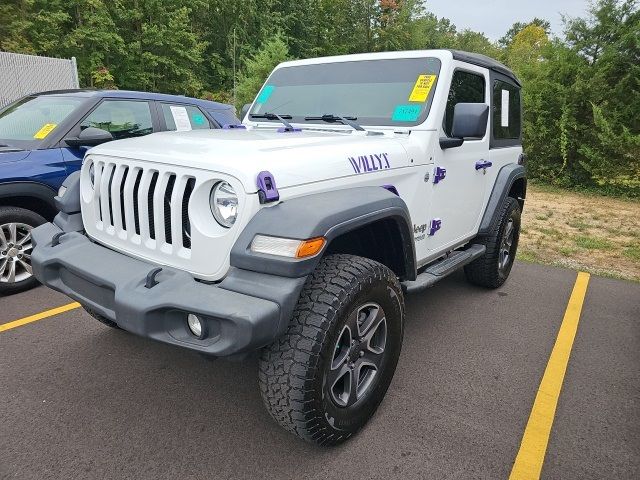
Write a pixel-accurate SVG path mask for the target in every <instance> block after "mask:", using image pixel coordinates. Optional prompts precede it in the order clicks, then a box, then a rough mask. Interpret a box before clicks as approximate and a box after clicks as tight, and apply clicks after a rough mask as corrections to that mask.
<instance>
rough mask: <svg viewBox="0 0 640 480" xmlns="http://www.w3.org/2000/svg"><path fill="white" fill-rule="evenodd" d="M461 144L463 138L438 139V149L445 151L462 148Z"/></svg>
mask: <svg viewBox="0 0 640 480" xmlns="http://www.w3.org/2000/svg"><path fill="white" fill-rule="evenodd" d="M463 143H464V138H451V137H440V148H441V149H442V150H446V149H447V148H457V147H460V146H462V144H463Z"/></svg>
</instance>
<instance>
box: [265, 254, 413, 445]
mask: <svg viewBox="0 0 640 480" xmlns="http://www.w3.org/2000/svg"><path fill="white" fill-rule="evenodd" d="M403 324H404V299H403V296H402V290H401V288H400V284H399V282H398V279H397V278H396V276H395V274H394V273H393V272H392V271H391V270H389V269H388V268H387V267H385V266H384V265H381V264H380V263H378V262H375V261H373V260H369V259H365V258H362V257H357V256H354V255H331V256H329V257H327V258H325V259H323V260H322V261H321V262H320V264H319V265H318V267H317V268H316V270H315V271H314V273H313V274H312V275H311V276H310V277H309V278H308V280H307V282H306V284H305V286H304V288H303V290H302V293H301V294H300V299H299V301H298V304H297V306H296V309H295V311H294V314H293V317H292V319H291V323H290V325H289V328H288V329H287V332H286V333H285V334H284V335H283V336H282V337H281V338H279V339H278V340H277V341H276V342H274V343H273V344H272V345H270V346H269V347H265V348H264V349H263V351H262V355H261V358H260V364H259V367H260V372H259V383H260V390H261V393H262V398H263V401H264V404H265V406H266V408H267V410H268V411H269V413H270V414H271V416H272V417H273V418H274V419H275V420H276V421H277V422H278V423H279V424H280V425H281V426H282V427H284V428H285V429H286V430H288V431H290V432H292V433H294V434H295V435H298V436H299V437H301V438H303V439H305V440H307V441H309V442H312V443H316V444H319V445H326V446H329V445H337V444H339V443H342V442H344V441H345V440H347V439H348V438H350V437H351V436H352V435H353V434H355V433H356V432H357V431H358V430H360V428H362V427H363V426H364V425H365V424H366V422H367V421H368V420H369V419H370V418H371V417H372V416H373V414H374V413H375V411H376V409H377V408H378V405H379V404H380V402H381V401H382V399H383V398H384V395H385V393H386V391H387V388H388V387H389V384H390V383H391V379H392V378H393V374H394V372H395V368H396V365H397V362H398V358H399V356H400V349H401V346H402V336H403V328H404V327H403Z"/></svg>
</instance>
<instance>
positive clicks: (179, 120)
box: [162, 103, 211, 132]
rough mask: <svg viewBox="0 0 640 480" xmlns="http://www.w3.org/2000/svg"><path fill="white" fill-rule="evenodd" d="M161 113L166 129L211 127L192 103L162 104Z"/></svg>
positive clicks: (183, 129) (184, 129)
mask: <svg viewBox="0 0 640 480" xmlns="http://www.w3.org/2000/svg"><path fill="white" fill-rule="evenodd" d="M162 114H163V115H164V121H165V124H166V125H167V130H177V131H179V132H184V131H186V130H203V129H207V128H211V124H210V123H209V120H208V119H207V117H206V116H205V115H204V113H202V111H201V110H200V109H199V108H198V107H194V106H193V105H170V104H168V103H163V104H162Z"/></svg>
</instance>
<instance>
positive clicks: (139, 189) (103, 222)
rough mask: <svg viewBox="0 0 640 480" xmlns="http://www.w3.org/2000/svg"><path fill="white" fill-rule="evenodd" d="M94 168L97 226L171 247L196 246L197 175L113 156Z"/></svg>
mask: <svg viewBox="0 0 640 480" xmlns="http://www.w3.org/2000/svg"><path fill="white" fill-rule="evenodd" d="M93 168H94V198H93V202H92V203H93V208H94V213H95V215H94V218H95V219H96V228H98V229H99V230H102V231H104V232H106V233H108V234H111V235H116V236H118V237H119V238H121V239H123V240H124V239H127V240H130V241H132V242H133V243H135V244H142V245H144V246H146V247H147V248H151V249H162V250H163V251H165V252H167V253H169V252H174V251H177V250H180V249H182V248H184V249H187V250H190V249H191V224H190V221H189V212H188V207H189V198H190V197H191V193H192V192H193V188H194V185H195V178H194V177H192V176H189V175H178V174H176V173H175V172H172V171H169V170H165V171H163V170H159V169H157V168H142V167H138V166H130V165H126V164H122V163H116V162H112V161H107V162H105V161H94V162H93Z"/></svg>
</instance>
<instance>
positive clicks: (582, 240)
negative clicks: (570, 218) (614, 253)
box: [575, 235, 612, 250]
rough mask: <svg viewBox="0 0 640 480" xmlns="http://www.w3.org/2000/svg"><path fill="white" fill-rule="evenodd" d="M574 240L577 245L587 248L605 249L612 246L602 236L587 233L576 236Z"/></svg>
mask: <svg viewBox="0 0 640 480" xmlns="http://www.w3.org/2000/svg"><path fill="white" fill-rule="evenodd" d="M575 242H576V245H577V246H578V247H580V248H586V249H588V250H605V249H607V248H611V247H612V245H611V242H608V241H607V240H605V239H603V238H596V237H589V236H587V235H583V236H580V237H576V239H575Z"/></svg>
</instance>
